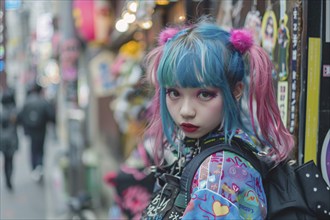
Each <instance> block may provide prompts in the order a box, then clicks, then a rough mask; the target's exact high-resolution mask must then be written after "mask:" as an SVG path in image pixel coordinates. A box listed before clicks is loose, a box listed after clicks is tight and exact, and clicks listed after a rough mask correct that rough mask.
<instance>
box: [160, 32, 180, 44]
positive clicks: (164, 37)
mask: <svg viewBox="0 0 330 220" xmlns="http://www.w3.org/2000/svg"><path fill="white" fill-rule="evenodd" d="M178 32H179V29H178V28H165V29H164V30H163V31H162V32H161V33H160V34H159V38H158V44H159V45H164V44H165V43H166V42H167V41H168V40H170V39H172V38H173V37H174V36H175V35H176V34H177V33H178Z"/></svg>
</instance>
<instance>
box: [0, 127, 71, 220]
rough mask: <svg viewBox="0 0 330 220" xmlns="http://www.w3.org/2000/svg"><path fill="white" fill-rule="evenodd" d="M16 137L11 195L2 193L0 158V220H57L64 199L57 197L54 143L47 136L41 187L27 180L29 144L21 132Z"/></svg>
mask: <svg viewBox="0 0 330 220" xmlns="http://www.w3.org/2000/svg"><path fill="white" fill-rule="evenodd" d="M19 135H20V136H19V139H20V148H19V150H18V151H17V153H16V155H15V158H14V174H13V186H14V190H13V191H12V192H9V191H8V190H7V189H6V186H5V181H4V175H3V157H2V155H1V157H0V168H1V169H0V170H1V188H0V219H3V220H9V219H15V220H16V219H24V220H28V219H31V220H32V219H33V220H38V219H40V220H44V219H58V218H59V216H63V213H64V211H65V199H64V196H62V197H61V195H63V191H62V190H63V188H61V185H60V183H61V178H60V177H59V176H58V174H59V173H60V172H57V171H56V166H54V155H55V152H56V151H57V150H58V146H57V145H58V144H57V141H56V139H55V138H54V135H49V132H48V136H47V138H46V144H45V158H44V160H45V176H44V181H43V183H38V182H36V181H35V180H33V178H32V177H31V169H30V159H29V158H30V146H29V140H28V138H27V137H26V136H25V135H24V134H23V132H22V131H20V132H19ZM56 175H57V177H56ZM59 190H61V192H60V191H59ZM55 194H56V195H55ZM59 198H61V201H59ZM55 204H56V205H55Z"/></svg>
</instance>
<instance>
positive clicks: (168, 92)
mask: <svg viewBox="0 0 330 220" xmlns="http://www.w3.org/2000/svg"><path fill="white" fill-rule="evenodd" d="M174 93H175V94H174ZM166 95H167V96H169V97H170V98H177V97H178V96H180V92H179V91H177V90H176V89H173V88H169V89H166ZM173 95H174V96H173ZM202 95H204V96H205V95H206V97H202ZM196 96H197V97H198V98H199V99H201V100H202V101H208V100H211V99H213V98H214V97H216V96H217V93H216V92H213V91H208V90H200V91H198V92H197V95H196Z"/></svg>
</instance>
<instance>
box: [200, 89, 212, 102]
mask: <svg viewBox="0 0 330 220" xmlns="http://www.w3.org/2000/svg"><path fill="white" fill-rule="evenodd" d="M215 96H216V93H214V92H210V91H200V92H199V94H198V98H200V99H201V100H202V101H208V100H211V99H213V98H214V97H215Z"/></svg>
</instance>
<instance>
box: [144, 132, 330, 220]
mask: <svg viewBox="0 0 330 220" xmlns="http://www.w3.org/2000/svg"><path fill="white" fill-rule="evenodd" d="M232 143H233V144H234V145H228V144H223V141H222V143H221V141H220V139H214V140H211V141H209V142H208V144H207V146H202V151H201V153H199V154H198V155H196V156H195V157H194V158H193V159H192V160H191V161H190V162H189V163H188V164H187V166H186V167H185V168H184V170H183V172H182V175H181V177H177V176H172V175H169V174H167V173H164V174H162V175H160V177H159V178H158V180H159V182H160V183H162V184H163V185H162V188H161V189H159V190H158V191H157V192H155V194H154V196H153V198H152V199H151V203H150V204H149V206H148V207H147V208H146V210H145V211H144V213H143V215H142V219H180V218H181V217H182V215H183V212H184V210H185V208H186V207H187V205H188V202H189V201H190V189H191V183H192V180H193V178H194V175H195V173H196V171H197V170H198V168H199V166H200V165H201V163H202V162H203V161H204V160H205V159H206V158H207V157H209V156H210V155H212V154H214V153H216V152H219V151H223V150H225V151H230V152H233V153H235V154H237V155H239V156H241V157H243V158H245V159H246V160H248V161H249V162H250V163H251V164H252V165H253V167H255V168H256V169H257V170H258V171H259V173H260V174H261V176H262V178H263V186H264V189H265V192H266V197H267V207H268V213H267V219H281V220H283V219H288V220H289V219H290V220H295V219H296V220H301V219H329V217H330V188H329V186H328V185H327V184H326V182H325V181H324V179H323V178H322V175H321V173H320V171H319V169H318V168H317V166H316V165H315V163H314V162H313V161H310V162H308V163H305V164H303V165H301V166H294V165H291V164H289V163H288V162H287V161H284V162H281V163H280V164H279V165H277V166H276V167H275V168H273V169H269V166H268V165H266V163H265V162H262V160H260V158H258V156H257V155H256V154H254V153H253V152H252V151H251V150H250V147H251V146H249V144H248V143H246V142H245V141H243V140H242V139H239V138H234V139H233V141H232Z"/></svg>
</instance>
